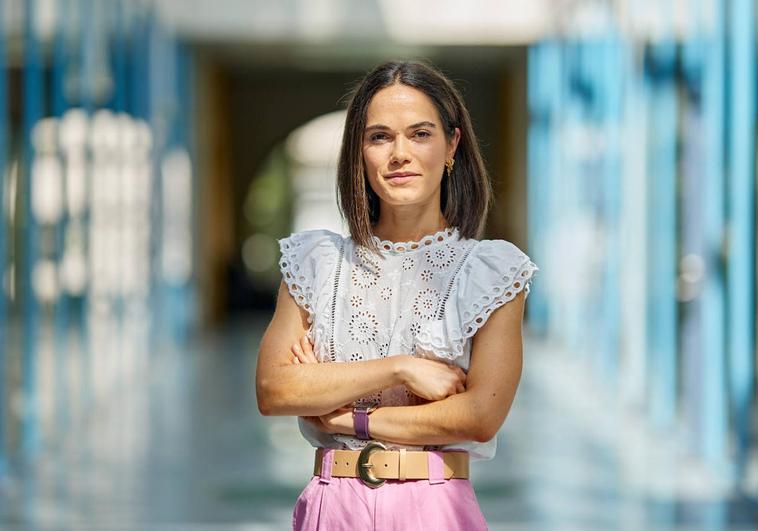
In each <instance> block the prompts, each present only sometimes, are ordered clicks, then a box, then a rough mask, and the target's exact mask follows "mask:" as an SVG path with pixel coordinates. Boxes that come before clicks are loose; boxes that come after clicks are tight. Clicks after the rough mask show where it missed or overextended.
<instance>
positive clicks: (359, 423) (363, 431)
mask: <svg viewBox="0 0 758 531" xmlns="http://www.w3.org/2000/svg"><path fill="white" fill-rule="evenodd" d="M378 407H379V406H378V405H374V406H355V407H353V428H355V435H356V437H358V438H359V439H361V440H364V441H367V440H369V439H371V435H369V432H368V416H369V415H370V414H371V413H373V412H374V410H375V409H376V408H378Z"/></svg>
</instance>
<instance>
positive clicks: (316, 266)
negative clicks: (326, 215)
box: [277, 229, 343, 322]
mask: <svg viewBox="0 0 758 531" xmlns="http://www.w3.org/2000/svg"><path fill="white" fill-rule="evenodd" d="M277 241H278V242H279V250H280V251H281V256H280V258H279V269H280V270H281V273H282V280H284V282H285V284H286V285H287V289H288V291H289V292H290V294H291V295H292V296H293V298H294V299H295V301H296V302H297V303H298V305H300V306H301V307H303V308H304V309H305V310H307V311H308V314H309V317H308V321H309V322H310V321H311V320H312V318H313V308H314V304H315V303H316V301H317V299H318V296H319V293H320V292H321V291H323V289H324V286H326V285H327V284H328V282H327V281H326V279H327V276H328V275H329V273H330V272H331V271H333V270H334V268H335V266H336V264H337V262H338V261H339V259H338V256H339V252H338V251H339V249H340V246H341V245H342V242H343V237H342V235H340V234H338V233H336V232H334V231H331V230H328V229H308V230H302V231H298V232H293V233H291V234H290V235H289V236H286V237H284V238H280V239H278V240H277Z"/></svg>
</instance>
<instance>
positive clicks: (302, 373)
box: [255, 283, 524, 445]
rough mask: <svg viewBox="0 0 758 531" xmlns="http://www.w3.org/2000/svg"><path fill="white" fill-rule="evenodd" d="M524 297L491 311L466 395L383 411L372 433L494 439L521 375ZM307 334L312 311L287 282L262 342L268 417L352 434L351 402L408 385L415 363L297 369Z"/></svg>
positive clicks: (260, 387) (393, 359)
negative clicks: (298, 346)
mask: <svg viewBox="0 0 758 531" xmlns="http://www.w3.org/2000/svg"><path fill="white" fill-rule="evenodd" d="M523 315H524V292H523V291H521V292H520V293H518V295H517V296H516V297H515V298H514V299H513V300H511V301H509V302H508V303H506V304H504V305H502V306H500V307H499V308H498V309H497V310H495V311H493V312H492V313H491V314H490V316H489V318H488V319H487V322H486V323H485V324H484V326H482V327H481V328H480V329H479V330H478V331H477V333H476V335H474V337H473V339H472V344H471V361H470V365H469V371H468V375H467V376H466V385H465V389H464V390H463V392H459V393H456V394H452V395H450V396H448V397H446V398H444V399H441V400H436V401H432V402H429V403H426V404H422V405H415V406H398V407H392V406H390V407H380V408H378V409H377V410H376V411H374V412H373V413H372V414H371V435H372V437H373V438H375V439H381V440H385V441H391V442H395V443H397V444H409V445H417V444H418V445H424V444H434V445H436V444H450V443H454V442H460V441H463V440H473V441H478V442H485V441H488V440H490V439H492V438H493V437H494V436H495V435H496V434H497V431H498V430H499V429H500V427H501V426H502V424H503V422H504V421H505V417H506V416H507V414H508V411H509V410H510V407H511V404H512V403H513V399H514V397H515V394H516V389H517V387H518V383H519V380H520V378H521V370H522V335H521V323H522V320H523ZM307 329H308V323H307V314H306V313H305V311H304V310H302V309H301V308H300V307H299V306H297V304H296V303H295V301H294V299H293V298H292V297H291V296H290V294H289V292H288V291H287V287H286V285H285V284H284V283H282V284H280V286H279V294H278V296H277V304H276V310H275V311H274V316H273V318H272V320H271V323H270V324H269V326H268V328H267V329H266V331H265V333H264V335H263V338H262V340H261V344H260V348H259V352H258V362H257V368H256V379H255V384H256V396H257V401H258V409H259V411H260V412H261V414H263V415H299V416H304V417H306V418H308V420H310V421H311V422H314V423H315V424H316V425H317V426H318V427H319V429H321V430H324V431H327V432H331V433H345V434H354V431H353V428H352V416H351V412H350V410H349V409H347V408H345V407H344V406H345V405H346V404H349V403H351V402H352V401H354V400H357V399H358V398H361V397H363V396H365V395H368V394H371V393H375V392H378V391H381V390H382V389H386V388H388V387H393V386H396V385H400V384H405V383H406V381H407V379H408V378H409V372H408V371H410V370H412V362H413V358H412V357H411V356H408V355H395V356H389V357H387V358H381V359H375V360H366V361H356V362H344V363H323V364H322V363H306V364H293V363H292V361H291V360H292V353H291V351H290V348H291V345H292V344H293V343H296V342H298V340H299V339H300V338H302V337H303V336H304V335H305V333H306V331H307Z"/></svg>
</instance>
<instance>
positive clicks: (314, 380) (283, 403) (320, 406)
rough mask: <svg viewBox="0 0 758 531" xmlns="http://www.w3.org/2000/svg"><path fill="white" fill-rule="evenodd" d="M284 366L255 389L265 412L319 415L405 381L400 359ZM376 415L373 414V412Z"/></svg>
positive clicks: (391, 357) (397, 357) (399, 357)
mask: <svg viewBox="0 0 758 531" xmlns="http://www.w3.org/2000/svg"><path fill="white" fill-rule="evenodd" d="M404 357H407V356H405V355H397V356H390V357H387V358H380V359H374V360H365V361H355V362H338V363H308V364H300V365H295V364H292V365H283V366H280V367H277V368H276V371H275V373H274V374H272V376H271V377H270V378H267V379H264V380H262V381H261V382H260V383H259V385H258V387H257V389H256V391H257V393H258V403H259V404H260V408H261V411H262V412H263V414H264V415H298V416H316V415H323V414H326V413H329V412H331V411H334V410H335V409H337V408H339V407H342V406H344V405H346V404H349V403H350V402H353V401H354V400H356V399H358V398H362V397H364V396H366V395H369V394H371V393H376V392H378V391H381V390H382V389H386V388H388V387H393V386H395V385H399V384H402V383H403V380H402V376H401V364H402V362H403V360H402V359H401V358H404ZM372 415H373V414H372Z"/></svg>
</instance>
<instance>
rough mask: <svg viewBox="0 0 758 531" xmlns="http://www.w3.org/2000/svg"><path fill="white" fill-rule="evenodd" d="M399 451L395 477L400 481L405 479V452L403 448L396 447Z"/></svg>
mask: <svg viewBox="0 0 758 531" xmlns="http://www.w3.org/2000/svg"><path fill="white" fill-rule="evenodd" d="M398 450H399V451H400V453H399V454H398V456H399V462H398V466H397V479H399V480H400V481H405V475H406V463H407V461H406V459H405V458H406V454H405V448H399V449H398Z"/></svg>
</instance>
